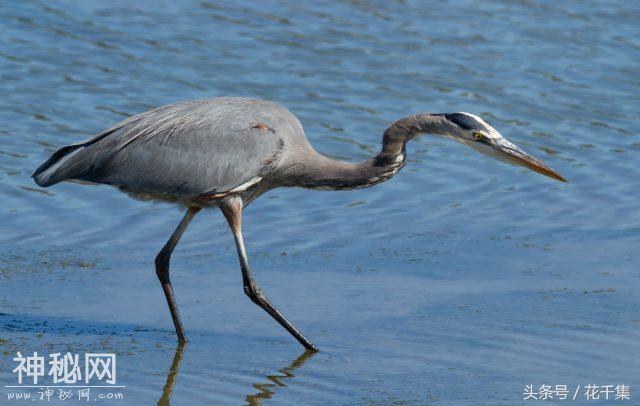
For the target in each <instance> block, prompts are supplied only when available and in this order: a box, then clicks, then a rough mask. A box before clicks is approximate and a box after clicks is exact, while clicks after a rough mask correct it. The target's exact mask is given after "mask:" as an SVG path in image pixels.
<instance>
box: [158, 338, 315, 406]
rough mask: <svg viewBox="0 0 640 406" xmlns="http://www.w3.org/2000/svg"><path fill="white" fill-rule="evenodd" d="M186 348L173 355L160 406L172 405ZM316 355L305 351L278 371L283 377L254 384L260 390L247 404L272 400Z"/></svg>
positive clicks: (251, 395)
mask: <svg viewBox="0 0 640 406" xmlns="http://www.w3.org/2000/svg"><path fill="white" fill-rule="evenodd" d="M185 348H186V344H178V346H177V347H176V351H175V353H174V355H173V361H171V368H170V369H169V373H168V374H167V381H166V383H165V384H164V387H163V388H162V396H161V397H160V399H159V400H158V406H161V405H162V406H165V405H166V406H168V405H170V404H171V402H170V399H171V395H172V394H173V388H174V386H175V384H176V380H177V378H178V372H179V371H180V363H181V362H182V358H183V356H184V351H185ZM314 354H315V352H313V351H305V352H303V353H302V354H301V355H300V356H299V357H298V358H296V359H294V360H293V361H292V362H291V363H290V364H289V365H287V366H286V367H284V368H282V369H279V370H278V371H279V372H281V373H282V375H275V374H274V375H267V376H266V379H267V380H268V381H269V382H264V383H254V384H253V385H252V386H253V387H254V388H255V389H257V390H258V393H255V394H249V395H247V396H246V397H245V399H246V401H247V404H249V405H251V406H255V405H261V404H262V401H263V400H266V399H271V398H272V397H273V395H274V394H275V388H276V387H278V386H280V387H284V386H287V385H285V384H284V383H283V382H282V381H283V380H284V379H291V378H293V377H294V376H295V375H294V374H293V371H295V370H296V369H298V368H300V367H301V366H302V365H304V363H305V362H307V360H309V359H310V358H311V357H313V355H314Z"/></svg>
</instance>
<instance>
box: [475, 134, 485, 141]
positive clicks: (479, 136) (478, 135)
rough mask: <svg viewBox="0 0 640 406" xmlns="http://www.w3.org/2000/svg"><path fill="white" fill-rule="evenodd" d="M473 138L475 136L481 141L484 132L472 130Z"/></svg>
mask: <svg viewBox="0 0 640 406" xmlns="http://www.w3.org/2000/svg"><path fill="white" fill-rule="evenodd" d="M473 138H475V140H476V141H481V140H482V139H483V138H484V134H482V133H481V132H474V133H473Z"/></svg>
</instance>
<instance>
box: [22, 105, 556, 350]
mask: <svg viewBox="0 0 640 406" xmlns="http://www.w3.org/2000/svg"><path fill="white" fill-rule="evenodd" d="M420 134H434V135H442V136H446V137H449V138H452V139H454V140H456V141H459V142H461V143H464V144H466V145H468V146H470V147H472V148H474V149H476V150H478V151H479V152H482V153H484V154H487V155H490V156H493V157H495V158H497V159H500V160H504V161H507V162H510V163H513V164H517V165H522V166H526V167H528V168H530V169H532V170H535V171H537V172H540V173H542V174H544V175H547V176H550V177H552V178H554V179H557V180H564V178H562V177H561V176H560V175H559V174H557V173H556V172H554V171H553V170H551V169H550V168H549V167H547V166H546V165H544V164H543V163H542V162H540V161H538V160H536V159H534V158H532V157H531V156H529V155H527V154H526V153H524V152H523V151H522V150H520V149H519V148H518V147H516V146H515V145H513V144H511V143H510V142H509V141H507V140H505V139H504V138H503V137H502V136H501V135H500V134H499V133H498V132H497V131H496V130H495V129H494V128H493V127H491V126H490V125H489V124H487V123H486V122H484V121H483V120H482V119H481V118H480V117H478V116H476V115H473V114H469V113H445V114H428V113H424V114H418V115H415V116H411V117H406V118H403V119H400V120H398V121H396V122H395V123H393V124H392V125H391V126H390V127H389V128H387V130H386V131H385V132H384V135H383V140H382V149H381V151H380V153H378V154H377V155H376V156H374V157H372V158H370V159H368V160H365V161H363V162H359V163H349V162H342V161H337V160H334V159H331V158H328V157H326V156H324V155H322V154H320V153H318V152H317V151H315V149H313V147H312V146H311V144H310V143H309V141H308V139H307V137H306V136H305V133H304V131H303V128H302V125H301V124H300V121H299V120H298V119H297V118H296V117H295V116H294V115H293V114H292V113H291V112H289V111H288V110H287V109H286V108H284V107H282V106H280V105H278V104H276V103H273V102H270V101H265V100H257V99H247V98H238V97H224V98H215V99H206V100H194V101H186V102H179V103H175V104H170V105H166V106H162V107H158V108H156V109H153V110H150V111H147V112H145V113H141V114H138V115H135V116H132V117H130V118H128V119H126V120H124V121H122V122H120V123H118V124H116V125H114V126H113V127H111V128H109V129H108V130H106V131H103V132H101V133H100V134H98V135H96V136H95V137H93V138H91V139H89V140H87V141H84V142H80V143H76V144H72V145H69V146H65V147H63V148H61V149H59V150H58V151H56V152H55V153H54V154H53V155H52V156H51V157H50V158H49V159H48V160H47V161H46V162H44V163H43V164H42V165H41V166H40V167H39V168H38V169H37V170H36V171H35V172H34V174H33V177H34V179H35V181H36V183H37V184H38V185H39V186H43V187H47V186H51V185H54V184H56V183H58V182H61V181H68V180H81V181H88V182H92V183H101V184H108V185H113V186H115V187H118V188H119V189H121V190H122V191H124V192H126V193H128V194H130V195H132V196H134V197H136V198H141V199H158V200H166V201H171V202H176V203H179V204H182V205H184V206H186V207H187V212H186V214H185V216H184V218H183V219H182V221H181V223H180V224H179V226H178V227H177V229H176V230H175V231H174V233H173V234H172V236H171V237H170V238H169V241H167V243H166V244H165V246H164V247H163V248H162V250H161V251H160V253H159V254H158V256H157V257H156V261H155V263H156V273H157V275H158V278H159V280H160V282H161V285H162V287H163V290H164V292H165V295H166V298H167V302H168V304H169V309H170V311H171V315H172V318H173V322H174V325H175V328H176V333H177V335H178V339H179V340H180V341H181V342H183V341H185V334H184V329H183V327H182V324H181V321H180V316H179V313H178V307H177V304H176V302H175V298H174V294H173V289H172V286H171V282H170V280H169V259H170V256H171V253H172V252H173V249H174V248H175V246H176V244H177V243H178V241H179V240H180V237H181V236H182V234H183V232H184V231H185V229H186V228H187V226H188V225H189V223H190V221H191V220H192V218H193V217H194V216H195V214H197V213H198V212H199V211H200V210H201V209H202V208H205V207H219V208H220V210H221V211H222V213H223V214H224V216H225V218H226V219H227V222H228V223H229V226H230V229H231V231H232V232H233V235H234V238H235V242H236V248H237V251H238V256H239V258H240V268H241V270H242V276H243V286H244V290H245V293H246V294H247V295H248V296H249V298H250V299H251V300H252V301H253V302H255V303H256V304H258V305H259V306H260V307H262V308H263V309H264V310H265V311H267V312H268V313H269V314H270V315H271V316H272V317H273V318H274V319H276V320H277V321H278V322H279V323H280V324H281V325H282V326H283V327H285V328H286V329H287V330H288V331H289V332H290V333H291V334H292V335H293V336H294V337H296V338H297V339H298V340H299V341H300V342H301V343H302V344H303V345H304V346H305V347H306V348H308V349H311V350H315V349H316V347H315V346H314V345H313V344H311V342H310V341H309V340H307V339H306V338H305V337H304V336H303V335H302V334H301V333H300V332H299V331H298V330H297V329H296V328H295V327H294V326H293V325H292V324H291V323H290V322H289V321H287V320H286V318H285V317H284V316H283V315H282V314H281V313H280V312H279V311H278V310H277V309H276V308H275V307H274V306H273V305H272V304H271V303H270V302H269V301H268V299H267V298H266V297H265V295H264V294H263V293H262V291H261V290H260V288H259V287H258V285H257V284H256V283H255V280H254V279H253V276H252V274H251V271H250V269H249V264H248V259H247V254H246V251H245V247H244V242H243V239H242V210H243V208H244V207H246V206H247V205H248V204H249V203H251V202H252V201H253V200H254V199H256V198H257V197H258V196H260V195H261V194H262V193H264V192H266V191H268V190H271V189H274V188H278V187H303V188H308V189H318V190H350V189H357V188H364V187H369V186H373V185H375V184H378V183H381V182H383V181H385V180H387V179H389V178H391V177H392V176H394V175H395V174H396V173H398V171H399V170H400V169H401V168H402V167H403V166H404V165H405V160H406V149H405V147H406V144H407V142H408V141H410V140H411V139H413V138H414V137H415V136H417V135H420Z"/></svg>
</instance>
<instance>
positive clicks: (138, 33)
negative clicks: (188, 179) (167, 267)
mask: <svg viewBox="0 0 640 406" xmlns="http://www.w3.org/2000/svg"><path fill="white" fill-rule="evenodd" d="M305 3H308V4H302V2H300V3H298V2H295V3H294V2H267V1H265V2H246V3H242V2H240V3H227V2H222V3H219V4H218V3H212V2H161V3H157V2H125V1H121V2H98V1H95V2H91V1H83V2H73V1H68V2H55V3H53V2H44V1H43V2H6V3H3V4H2V5H0V15H1V16H2V17H1V18H0V29H1V32H2V35H1V36H0V96H1V97H0V123H2V125H1V127H0V243H1V245H0V280H1V282H0V287H1V288H0V313H2V314H0V326H2V330H1V333H0V334H1V335H0V350H2V351H1V352H2V354H3V355H2V357H1V358H0V359H1V363H0V365H1V366H0V381H2V386H4V385H15V384H16V376H15V375H14V374H13V373H12V372H11V369H13V368H14V367H15V366H16V364H15V363H14V362H13V361H12V358H13V357H14V356H15V353H16V352H17V351H21V352H22V353H32V352H33V351H38V352H40V353H51V352H56V351H72V352H75V353H79V354H83V353H84V352H91V351H94V352H95V351H96V350H100V351H102V352H113V353H116V354H117V356H118V364H117V365H118V384H120V385H125V386H126V388H124V389H123V390H122V393H123V394H124V396H125V400H124V403H128V404H142V403H144V404H149V403H151V402H155V401H157V400H158V399H160V398H161V396H162V395H163V389H164V388H165V385H166V383H167V381H168V380H169V381H173V378H176V379H175V382H173V385H168V386H169V387H172V392H171V402H172V403H174V404H184V405H186V404H194V403H217V404H242V403H248V404H260V403H261V402H263V403H264V404H278V405H280V404H366V405H379V404H407V405H413V404H417V405H421V404H432V403H436V404H492V405H493V404H517V403H519V402H522V399H523V390H524V387H525V385H528V384H532V385H534V386H535V387H540V386H541V385H543V384H547V385H552V386H555V385H562V384H565V385H568V386H569V388H570V389H571V390H575V389H576V388H577V387H578V385H581V386H580V388H583V387H584V386H585V385H588V384H595V385H609V384H612V385H619V384H625V385H630V387H631V396H632V400H634V399H638V398H639V397H640V392H638V391H640V380H639V378H638V377H639V376H640V374H639V372H640V331H639V330H640V316H638V312H639V311H640V297H639V295H640V292H639V289H640V273H639V272H638V269H639V265H638V264H639V262H640V252H639V243H640V211H639V209H638V205H639V203H638V202H639V198H640V193H639V192H638V185H639V184H638V179H639V178H640V169H639V168H640V153H639V152H640V138H639V136H638V128H639V126H640V109H639V107H640V80H639V79H638V77H639V76H638V63H639V62H640V29H639V25H638V18H639V17H640V7H638V5H637V3H635V2H630V1H629V2H627V1H613V2H597V3H586V2H584V3H583V2H538V1H483V2H473V1H452V2H446V3H445V2H442V3H438V2H434V3H432V4H429V5H427V4H426V3H425V2H419V1H406V2H389V1H385V2H382V1H375V2H356V1H345V2H318V4H315V3H312V2H305ZM225 95H238V96H250V97H260V98H265V99H270V100H274V101H277V102H279V103H281V104H283V105H285V106H287V107H288V108H289V109H290V110H291V111H292V112H294V113H295V114H296V115H297V116H298V117H299V118H300V120H301V121H302V123H303V125H304V127H305V130H306V133H307V135H308V137H309V139H310V140H311V142H312V143H313V145H314V146H315V147H316V149H318V150H319V151H321V152H323V153H325V154H327V155H330V156H332V157H335V158H341V159H344V160H348V161H359V160H362V159H365V158H367V157H369V156H371V155H372V154H374V153H375V152H376V151H377V148H378V146H379V141H380V137H381V134H382V131H383V130H384V129H385V128H386V126H388V125H389V123H391V122H393V121H394V120H395V119H397V118H400V117H403V116H406V115H409V114H414V113H418V112H425V111H428V112H449V111H469V112H474V113H477V114H480V115H482V117H484V118H485V119H487V120H488V121H490V122H491V123H492V124H493V125H494V126H495V127H496V128H497V129H498V130H499V131H501V132H502V134H503V135H504V136H505V137H507V138H509V139H510V140H512V141H513V142H515V143H516V144H518V145H520V146H521V147H523V148H524V149H525V150H527V151H529V152H531V153H532V154H533V155H536V156H537V157H539V158H541V159H542V160H544V161H545V162H546V163H548V164H549V165H550V166H551V167H553V168H554V169H556V170H558V171H559V172H560V173H561V174H563V175H564V176H565V177H567V178H568V179H569V180H570V182H569V183H566V184H561V183H559V182H554V181H552V180H550V179H547V178H543V177H542V176H540V175H538V174H535V173H533V172H527V171H526V170H525V169H522V168H516V167H511V166H507V165H504V164H501V163H498V162H494V161H491V160H489V159H487V158H486V157H484V156H481V155H478V154H476V153H474V152H473V151H472V150H469V149H467V148H465V147H464V146H462V145H459V144H456V143H452V142H450V141H448V140H444V139H437V138H435V137H422V138H420V139H418V140H416V141H413V142H412V143H411V144H410V145H409V148H408V163H407V166H406V167H405V169H404V170H403V171H402V172H401V173H400V174H398V175H397V176H396V177H395V178H393V179H391V180H390V181H388V182H386V183H384V184H382V185H379V186H376V187H374V188H371V189H365V190H358V191H351V192H312V191H306V190H294V189H291V190H274V191H271V192H269V193H268V194H266V195H264V196H262V197H261V198H260V199H258V200H257V201H256V202H255V203H253V204H252V205H251V206H250V207H249V208H248V210H247V212H246V214H245V225H244V227H245V231H244V234H245V242H246V245H247V247H248V252H249V256H250V261H251V263H252V265H253V269H254V274H255V276H256V278H257V280H258V281H259V283H260V284H261V285H262V287H263V289H264V291H265V292H266V293H267V295H268V296H269V297H270V299H271V300H272V301H273V302H274V303H275V304H276V305H278V306H279V307H280V309H281V310H282V311H283V313H284V314H286V315H287V316H288V317H289V318H290V319H291V320H292V321H294V323H295V324H296V325H297V326H298V327H300V329H301V330H302V331H303V332H304V333H305V334H306V335H307V336H308V337H310V338H311V339H312V341H313V342H314V343H315V344H316V345H318V346H319V347H320V349H321V352H319V353H318V354H315V355H312V356H306V355H304V354H303V351H302V347H300V346H299V344H298V343H296V342H295V341H294V340H293V339H292V338H291V337H289V336H288V334H287V333H286V332H284V331H283V330H282V329H281V327H280V326H278V325H277V324H276V323H275V322H274V321H273V320H271V319H270V318H269V316H268V315H266V314H265V313H264V312H263V311H262V310H260V309H259V308H257V307H256V306H255V305H253V304H252V303H251V302H250V301H249V300H248V299H247V298H246V297H245V296H244V294H243V292H242V288H241V277H240V271H239V267H238V264H237V258H236V254H235V248H234V246H233V239H232V238H231V235H230V233H229V232H228V230H227V229H226V226H225V223H224V221H223V220H222V218H221V215H220V214H219V213H217V212H213V211H211V212H204V213H201V214H199V215H198V217H196V220H195V221H194V223H193V225H192V226H191V228H190V229H189V230H188V232H187V233H186V235H185V237H184V239H183V241H182V242H181V243H180V245H179V246H178V248H177V250H176V252H175V254H174V257H173V259H172V265H173V268H172V280H173V284H174V288H175V290H176V296H177V300H178V303H179V305H180V308H181V311H182V316H183V321H184V324H185V328H186V331H187V336H188V337H189V338H190V343H189V345H188V346H187V348H186V350H185V351H184V357H183V358H182V361H181V363H180V369H179V373H178V374H177V375H176V374H173V375H172V374H170V369H171V366H172V362H173V360H174V354H175V349H176V348H175V333H174V332H173V326H172V324H171V319H170V317H169V312H168V311H167V309H166V304H165V300H164V297H163V295H162V293H161V289H160V287H159V285H158V282H157V280H156V276H155V272H154V269H153V258H154V256H155V254H156V252H157V251H158V250H159V248H160V247H161V246H162V245H163V244H164V242H165V241H166V239H167V238H168V236H169V234H170V233H171V232H172V231H173V229H174V227H175V226H176V225H177V223H178V222H179V220H180V217H181V213H180V211H179V209H178V208H176V207H172V206H170V205H166V204H150V203H148V202H139V201H134V200H131V199H129V198H127V196H125V195H123V194H120V193H119V192H117V191H116V190H115V189H112V188H110V187H106V186H88V185H79V184H70V183H67V184H60V185H56V186H54V187H52V188H49V189H40V188H37V186H35V184H33V183H32V180H31V179H29V176H30V174H31V172H32V171H33V169H34V168H35V167H37V166H38V165H39V164H40V163H41V162H42V161H43V160H44V159H46V158H47V156H48V155H49V154H50V153H52V152H53V151H54V150H55V149H56V148H57V147H59V146H61V145H65V144H69V143H73V142H76V141H79V140H82V139H84V138H87V137H88V136H90V135H92V134H95V133H97V132H99V131H101V130H102V129H104V128H106V127H109V126H110V125H112V124H113V123H115V122H117V121H119V120H121V119H123V118H126V117H127V116H129V115H131V114H134V113H137V112H141V111H144V110H147V109H149V108H152V107H155V106H158V105H162V104H165V103H170V102H173V101H177V100H184V99H193V98H204V97H214V96H225ZM301 356H302V358H299V357H301ZM176 364H177V363H176ZM168 376H169V379H168ZM172 376H173V378H172ZM3 390H4V392H3V393H2V396H3V398H2V399H3V401H4V400H5V399H6V392H8V391H9V389H7V388H3ZM582 391H583V389H580V394H579V395H578V399H581V400H582V402H585V403H586V402H587V401H586V400H585V398H584V396H583V394H582ZM634 391H635V392H634ZM601 402H602V400H601ZM0 403H1V402H0ZM120 403H123V402H122V401H120ZM527 403H531V402H527ZM534 403H535V402H534ZM559 403H562V402H561V401H560V402H559ZM578 403H580V402H577V403H576V404H578ZM592 403H597V402H595V401H590V403H588V404H592Z"/></svg>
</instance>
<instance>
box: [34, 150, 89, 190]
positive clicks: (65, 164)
mask: <svg viewBox="0 0 640 406" xmlns="http://www.w3.org/2000/svg"><path fill="white" fill-rule="evenodd" d="M81 147H83V145H82V144H80V145H78V144H74V145H68V146H66V147H62V148H60V149H59V150H57V151H56V152H54V154H53V155H51V157H49V159H47V160H46V161H45V162H44V163H43V164H42V165H40V166H39V167H38V169H36V170H35V172H33V175H31V177H32V178H33V179H34V180H35V181H36V184H37V185H38V186H41V187H47V186H51V185H55V184H56V183H58V182H62V181H63V180H67V179H73V177H74V174H76V173H78V169H80V168H78V163H80V162H78V163H74V162H73V160H72V159H71V158H72V157H73V156H74V155H75V152H77V150H78V148H81Z"/></svg>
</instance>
